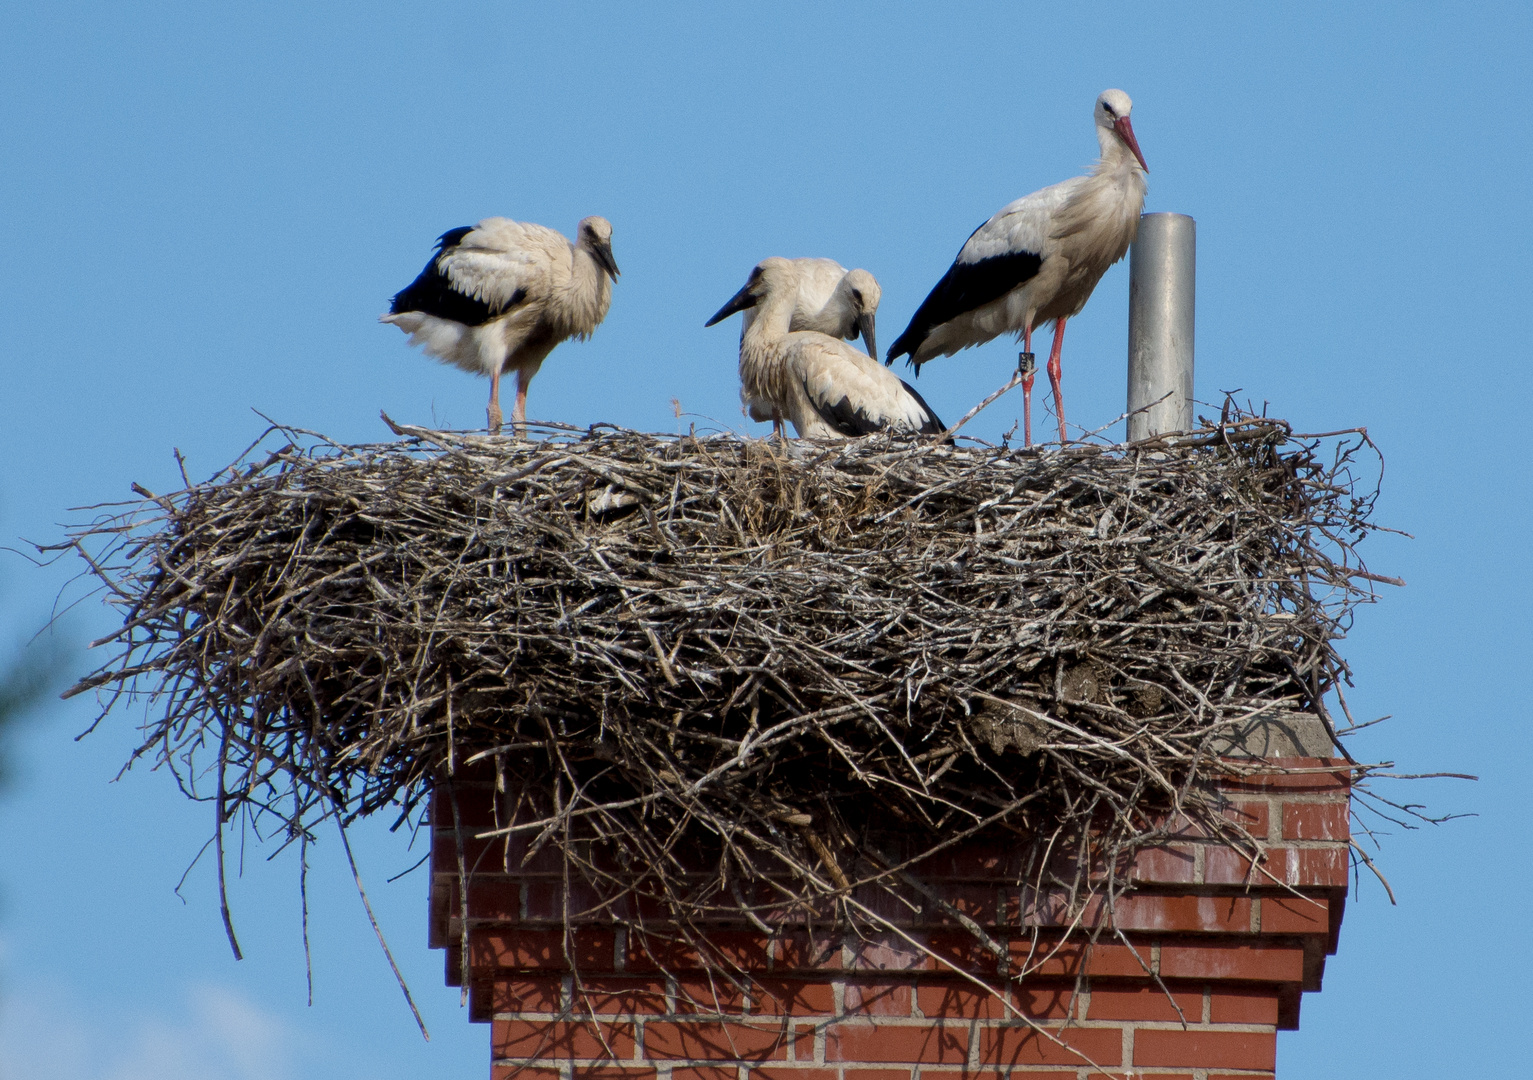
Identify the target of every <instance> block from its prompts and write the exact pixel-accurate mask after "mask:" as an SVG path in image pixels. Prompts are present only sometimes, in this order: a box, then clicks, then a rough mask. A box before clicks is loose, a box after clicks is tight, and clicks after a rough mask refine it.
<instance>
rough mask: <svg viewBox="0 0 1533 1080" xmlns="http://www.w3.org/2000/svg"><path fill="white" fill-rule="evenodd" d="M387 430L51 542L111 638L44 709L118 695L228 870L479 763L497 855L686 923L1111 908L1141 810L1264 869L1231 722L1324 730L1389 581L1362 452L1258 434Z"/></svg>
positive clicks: (1229, 422)
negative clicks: (1245, 807) (223, 854)
mask: <svg viewBox="0 0 1533 1080" xmlns="http://www.w3.org/2000/svg"><path fill="white" fill-rule="evenodd" d="M395 430H396V432H398V433H399V434H400V435H401V436H403V438H402V439H401V440H400V441H397V442H389V443H383V444H377V445H366V446H342V445H337V444H335V443H332V442H330V441H328V440H325V439H323V438H320V437H317V436H313V435H312V434H309V433H302V432H295V431H292V430H289V429H284V428H273V429H272V430H271V431H269V432H268V433H267V435H266V436H265V437H264V438H263V440H262V441H260V442H258V443H257V444H256V445H255V447H254V448H252V450H251V451H250V452H248V453H247V454H246V455H245V456H244V457H243V458H242V459H241V460H240V461H239V462H237V463H236V464H235V465H232V466H230V467H229V468H228V469H226V470H224V471H223V472H221V473H219V474H218V475H217V476H215V477H214V478H213V479H212V480H210V481H209V482H206V483H200V484H194V483H190V482H188V484H187V486H186V488H185V489H184V490H182V491H179V492H176V493H175V494H171V495H154V494H151V493H149V492H147V491H144V490H142V489H138V491H139V494H140V495H141V496H143V501H142V502H140V503H135V504H132V505H124V506H117V507H112V508H107V509H106V512H105V516H103V517H100V518H98V519H96V520H95V521H93V522H92V523H90V524H88V525H86V526H83V527H81V528H78V529H77V530H75V531H74V533H73V534H72V536H71V540H70V542H69V544H68V545H66V546H69V547H72V548H74V549H75V550H77V551H78V552H79V553H80V554H81V555H83V556H84V557H85V558H86V559H87V561H88V562H89V564H90V568H91V571H92V572H93V574H94V575H95V576H96V577H98V578H99V579H100V581H101V582H102V583H104V585H105V586H106V589H107V596H108V598H109V599H110V600H111V601H112V602H113V603H115V604H117V605H119V606H120V607H121V608H122V611H123V616H124V625H123V627H122V629H121V630H120V631H118V632H117V633H116V634H115V635H113V636H112V637H109V638H107V639H104V641H102V642H98V643H97V644H98V645H103V646H108V647H110V649H111V650H112V657H111V660H110V661H109V662H108V663H106V664H104V665H103V666H101V667H100V668H99V669H98V670H97V671H96V672H95V673H93V674H92V675H90V676H89V677H87V678H85V679H84V680H82V681H81V682H80V683H79V684H78V686H77V687H76V688H75V692H79V691H82V690H87V689H96V690H98V692H99V693H101V694H102V695H103V702H104V710H103V712H105V710H109V709H110V708H112V706H113V704H114V703H116V702H118V701H119V700H122V699H123V698H124V697H127V698H134V697H138V698H144V699H146V700H147V703H148V708H147V711H146V713H145V716H146V721H145V726H144V728H143V740H142V744H141V746H140V747H139V749H138V752H137V755H136V757H147V758H149V759H151V760H153V761H154V762H156V763H157V764H159V765H163V766H165V767H167V768H169V769H170V770H172V771H174V772H175V773H176V775H177V776H178V778H180V780H181V782H182V784H183V786H184V787H185V789H186V790H187V791H188V792H190V793H192V794H193V795H194V796H196V797H199V798H208V799H213V800H216V801H217V802H218V804H219V821H220V823H221V825H220V829H219V830H218V834H217V835H218V839H219V843H220V850H221V849H222V837H223V833H224V831H225V829H226V828H233V827H235V824H234V823H239V824H240V825H242V826H243V827H248V828H252V829H254V830H255V831H256V832H257V833H258V834H260V835H262V836H263V837H267V838H270V839H272V840H273V841H274V842H277V843H284V844H285V843H293V842H297V841H302V842H305V843H306V842H307V841H308V840H309V839H310V838H312V836H313V835H314V830H315V828H316V827H317V826H318V825H320V824H321V823H323V822H324V821H325V820H326V819H327V818H334V819H336V820H338V821H339V822H341V823H343V824H344V823H349V822H350V821H352V820H354V819H356V818H357V817H359V816H362V815H368V814H372V813H374V812H377V811H382V810H385V809H387V810H389V812H390V813H394V814H398V815H399V817H400V818H401V820H407V821H408V820H418V819H419V817H418V815H419V814H420V813H421V801H422V799H423V798H424V797H425V796H426V795H427V794H428V792H429V791H430V790H431V789H432V787H433V785H434V784H437V783H438V782H439V781H440V780H441V779H442V778H445V777H448V776H452V775H458V774H461V773H462V771H463V770H465V769H469V768H478V769H484V770H487V771H488V772H489V774H491V775H493V777H494V780H495V787H496V789H497V790H498V791H501V792H504V793H506V794H505V795H504V796H503V797H502V802H503V805H504V806H505V807H507V808H508V810H507V811H506V813H507V815H508V816H507V817H506V820H505V821H503V822H502V827H501V828H500V829H499V830H495V831H494V832H493V835H494V836H495V837H496V838H498V839H501V840H507V841H508V843H509V842H510V841H514V842H515V844H516V845H517V847H516V851H517V853H518V859H525V858H529V857H531V855H532V854H533V853H536V852H538V851H540V850H541V851H545V852H546V851H549V850H551V851H553V852H555V853H556V854H558V855H559V856H561V857H562V858H563V860H564V866H565V869H566V872H567V873H568V874H569V876H570V878H571V879H577V880H578V879H583V880H584V881H585V882H586V883H587V884H588V885H590V886H593V887H594V888H595V890H596V892H597V893H598V894H599V895H603V896H607V897H617V896H619V895H621V896H627V897H629V898H633V897H635V896H638V897H642V898H644V900H645V903H644V905H642V906H644V907H645V909H646V910H649V911H651V912H653V911H655V910H660V911H662V912H664V913H665V914H666V917H667V918H668V919H669V920H670V921H671V922H672V923H673V924H674V925H677V926H684V927H685V926H691V927H696V926H699V925H702V924H705V923H709V922H710V921H711V922H717V921H720V920H723V921H732V922H736V923H739V922H750V923H755V924H757V925H758V926H781V925H782V923H783V920H785V919H787V920H792V919H796V918H815V919H822V918H825V917H827V915H833V916H835V917H842V918H849V919H857V918H860V917H863V916H866V917H868V918H874V916H873V914H872V910H873V909H872V908H871V907H870V906H869V905H868V904H867V903H866V902H864V901H865V898H866V896H867V890H868V889H870V888H872V889H877V888H880V887H887V888H889V889H891V890H905V891H906V892H907V894H908V889H909V888H910V887H914V888H916V889H918V890H920V891H929V890H927V889H926V887H925V885H924V884H923V882H922V880H921V876H920V868H921V866H922V860H923V859H925V858H928V857H929V856H932V855H933V854H935V853H939V852H942V851H944V850H947V849H950V848H952V847H953V846H954V845H958V844H961V843H963V842H965V841H967V840H970V839H975V840H982V839H985V838H990V839H994V838H995V837H998V836H1003V837H1005V838H1006V839H1007V842H1008V843H1009V844H1011V845H1013V846H1014V847H1016V846H1020V847H1021V848H1023V849H1024V850H1025V851H1027V852H1031V853H1032V854H1033V856H1035V857H1033V858H1032V859H1031V861H1030V862H1029V863H1028V865H1029V866H1030V867H1031V869H1030V870H1028V871H1027V872H1028V873H1030V874H1033V875H1035V876H1040V875H1054V876H1055V878H1056V879H1057V877H1058V875H1059V873H1060V872H1061V871H1060V870H1059V867H1060V866H1062V865H1063V866H1073V867H1076V868H1077V871H1076V873H1077V877H1076V878H1075V879H1074V882H1073V887H1080V886H1081V882H1082V880H1083V879H1082V878H1081V877H1080V876H1079V875H1080V873H1083V871H1080V870H1079V868H1081V867H1086V866H1093V867H1102V866H1106V867H1108V868H1109V873H1108V879H1109V881H1108V885H1107V890H1108V892H1109V893H1110V892H1112V890H1113V886H1112V882H1111V879H1112V874H1111V868H1112V867H1114V866H1118V865H1122V859H1123V858H1124V857H1126V856H1130V855H1131V854H1132V853H1133V852H1134V851H1135V850H1136V849H1137V848H1139V847H1142V846H1144V845H1146V844H1154V843H1156V842H1158V841H1161V840H1163V839H1164V838H1165V835H1166V834H1165V829H1166V825H1165V822H1166V821H1167V820H1168V817H1170V816H1174V815H1177V814H1179V815H1181V819H1182V820H1184V821H1185V819H1186V818H1188V817H1190V818H1192V819H1193V820H1194V821H1196V822H1200V823H1201V824H1202V825H1203V826H1204V827H1205V828H1206V829H1208V830H1209V831H1210V833H1212V834H1213V835H1215V836H1218V837H1222V838H1224V839H1226V841H1227V842H1229V843H1232V844H1235V845H1237V846H1244V847H1248V848H1253V849H1254V848H1256V847H1257V846H1259V840H1258V839H1257V838H1253V837H1251V836H1249V835H1247V834H1245V833H1244V832H1243V831H1242V830H1240V828H1239V827H1238V826H1237V825H1234V824H1232V823H1230V822H1229V821H1227V820H1226V819H1225V817H1224V816H1222V815H1221V814H1220V812H1219V809H1218V807H1217V805H1216V796H1215V795H1213V794H1211V792H1212V786H1211V785H1210V783H1209V781H1210V780H1211V779H1213V778H1216V777H1217V776H1221V775H1227V774H1228V773H1229V772H1230V770H1231V769H1238V768H1240V766H1239V765H1238V764H1233V763H1232V762H1231V760H1230V758H1229V756H1228V752H1229V750H1230V748H1231V746H1232V745H1234V744H1236V743H1238V740H1239V738H1240V737H1241V732H1243V731H1244V730H1246V729H1247V728H1248V726H1249V725H1250V723H1251V722H1252V720H1253V719H1255V718H1263V717H1273V716H1281V715H1285V714H1292V713H1294V712H1297V711H1303V710H1308V711H1310V712H1312V713H1315V714H1318V715H1319V716H1320V717H1322V718H1324V719H1325V720H1326V724H1327V729H1328V730H1332V731H1333V733H1334V729H1332V728H1331V727H1330V723H1329V717H1328V714H1327V713H1326V707H1325V700H1326V695H1327V692H1328V691H1330V690H1331V689H1333V688H1338V687H1339V686H1341V685H1342V684H1343V683H1345V682H1346V680H1347V678H1348V671H1347V668H1346V665H1345V663H1344V661H1343V660H1342V658H1341V657H1340V656H1339V655H1338V654H1337V652H1336V649H1335V647H1334V643H1335V642H1336V640H1337V639H1338V638H1339V637H1340V636H1341V635H1342V634H1343V632H1344V631H1345V629H1346V628H1347V626H1348V623H1349V620H1350V617H1351V614H1352V612H1353V609H1354V607H1355V606H1356V605H1357V604H1358V603H1360V602H1367V601H1370V600H1371V599H1372V598H1373V595H1374V594H1373V591H1372V583H1373V582H1374V581H1379V580H1388V579H1383V578H1379V577H1378V576H1376V575H1373V574H1370V573H1369V572H1368V571H1367V570H1366V569H1365V568H1364V566H1363V564H1362V562H1361V561H1360V560H1359V559H1358V557H1357V554H1356V552H1355V549H1354V546H1355V545H1356V544H1357V542H1358V541H1359V540H1361V539H1362V538H1364V537H1365V536H1366V535H1367V534H1368V533H1369V532H1370V531H1372V530H1373V529H1374V528H1375V526H1374V525H1373V524H1372V523H1371V522H1370V516H1371V513H1372V510H1373V506H1374V499H1375V497H1376V494H1377V488H1376V485H1375V484H1373V483H1372V482H1371V480H1370V477H1376V476H1377V469H1376V467H1375V465H1376V463H1373V462H1372V461H1371V460H1368V461H1364V460H1361V459H1360V458H1359V454H1360V453H1362V454H1368V453H1370V452H1371V444H1369V443H1368V442H1367V438H1366V435H1363V434H1360V433H1351V434H1348V433H1343V434H1341V435H1340V436H1337V435H1335V434H1334V433H1333V435H1332V436H1329V437H1318V436H1317V437H1307V436H1297V435H1294V434H1293V433H1292V432H1291V431H1290V429H1289V427H1288V426H1287V425H1286V424H1284V423H1282V422H1279V421H1275V420H1270V419H1264V418H1254V417H1235V418H1226V419H1225V420H1223V421H1221V422H1219V423H1213V424H1210V425H1209V426H1208V427H1206V428H1204V429H1202V430H1200V431H1197V432H1194V433H1191V434H1189V435H1185V436H1181V437H1177V438H1161V439H1156V440H1151V441H1148V442H1144V443H1139V444H1135V445H1132V446H1127V447H1124V446H1116V447H1115V446H1103V445H1071V446H1067V447H1064V448H1062V449H1059V448H1056V449H1052V450H1038V449H1016V448H1008V447H1006V446H990V445H984V444H965V445H959V446H953V445H941V444H937V443H934V442H931V441H912V440H901V439H893V438H884V437H870V438H866V439H860V440H854V441H846V442H836V443H829V444H809V443H802V442H800V443H789V444H787V445H782V444H778V443H775V442H761V441H753V440H741V439H738V438H735V437H724V436H718V437H697V436H696V435H695V434H694V435H691V436H687V435H683V436H679V437H670V436H659V435H650V434H641V433H638V432H633V431H626V430H621V429H617V428H613V427H608V426H605V425H598V426H597V427H594V428H591V429H589V430H575V429H567V428H542V429H536V431H535V434H536V436H537V437H536V438H535V439H534V440H533V441H516V440H511V439H499V438H488V437H483V436H476V435H470V434H448V433H441V432H435V431H428V430H424V429H419V428H402V427H396V428H395ZM1365 464H1366V465H1367V466H1368V467H1366V468H1361V469H1360V468H1359V466H1360V465H1365ZM1252 767H1253V768H1255V767H1257V766H1255V765H1253V766H1252ZM343 835H344V834H343ZM510 850H511V848H510V847H509V846H508V847H507V858H508V859H510V854H509V853H510ZM1061 853H1064V854H1065V855H1066V856H1068V857H1066V858H1064V859H1063V860H1062V861H1061V859H1060V858H1059V856H1060V854H1061ZM1046 855H1047V857H1045V856H1046ZM495 862H496V863H497V864H499V862H500V858H499V857H498V856H497V857H496V859H495ZM1066 876H1068V873H1067V874H1066ZM1087 876H1088V877H1089V876H1090V875H1089V874H1088V875H1087ZM1040 880H1041V878H1040ZM1086 887H1089V888H1097V887H1098V886H1096V885H1090V884H1089V883H1088V885H1087V886H1086ZM859 898H862V899H859ZM632 910H635V909H634V908H633V907H631V906H630V907H623V906H621V905H616V904H614V905H612V906H610V907H609V911H610V912H613V913H617V915H619V916H620V915H621V913H622V912H623V911H632ZM960 921H963V920H962V918H961V917H960ZM965 924H966V925H971V924H968V923H967V922H966V923H965ZM972 928H973V929H975V931H976V932H977V933H981V934H982V933H983V930H982V928H979V927H977V926H976V927H972Z"/></svg>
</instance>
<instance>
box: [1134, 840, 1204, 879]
mask: <svg viewBox="0 0 1533 1080" xmlns="http://www.w3.org/2000/svg"><path fill="white" fill-rule="evenodd" d="M1196 854H1197V849H1196V848H1194V847H1193V846H1192V845H1191V844H1172V845H1170V846H1168V847H1154V848H1145V849H1144V850H1142V851H1140V852H1138V853H1137V854H1135V856H1134V879H1135V880H1137V881H1152V882H1166V883H1168V884H1191V883H1192V882H1193V881H1194V880H1195V878H1194V873H1193V872H1194V870H1195V866H1194V860H1195V858H1196Z"/></svg>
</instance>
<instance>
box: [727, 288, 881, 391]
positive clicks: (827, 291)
mask: <svg viewBox="0 0 1533 1080" xmlns="http://www.w3.org/2000/svg"><path fill="white" fill-rule="evenodd" d="M788 261H789V262H790V263H792V264H793V272H794V275H795V276H796V277H797V278H798V295H797V297H796V299H795V300H794V303H793V319H792V321H791V322H789V324H788V329H789V330H815V331H818V332H819V333H821V334H829V335H830V336H831V337H833V338H846V339H848V340H853V339H855V338H857V337H858V336H861V338H862V340H863V343H864V344H865V345H866V346H867V347H868V355H869V356H871V357H874V358H875V359H876V358H877V356H878V345H877V343H876V342H875V340H874V337H875V326H874V320H875V317H876V316H877V314H878V302H879V300H880V299H882V297H883V290H881V289H880V288H879V287H878V281H877V279H875V278H874V277H873V275H872V274H870V273H868V272H867V271H866V270H848V269H847V268H846V267H844V266H842V265H841V264H840V263H838V262H836V261H835V260H834V259H789V260H788ZM755 320H756V309H755V308H747V309H745V312H744V314H742V315H741V317H740V322H741V326H740V342H741V344H742V345H743V344H744V342H745V335H746V333H748V332H749V331H750V328H751V323H753V322H754V321H755ZM740 404H741V405H743V406H744V407H745V410H746V412H747V414H748V415H749V416H750V418H751V419H752V420H761V421H766V420H771V419H772V407H771V404H770V403H769V402H765V401H755V400H752V399H751V398H750V397H749V396H748V395H747V394H746V392H745V384H744V381H743V379H742V381H741V385H740Z"/></svg>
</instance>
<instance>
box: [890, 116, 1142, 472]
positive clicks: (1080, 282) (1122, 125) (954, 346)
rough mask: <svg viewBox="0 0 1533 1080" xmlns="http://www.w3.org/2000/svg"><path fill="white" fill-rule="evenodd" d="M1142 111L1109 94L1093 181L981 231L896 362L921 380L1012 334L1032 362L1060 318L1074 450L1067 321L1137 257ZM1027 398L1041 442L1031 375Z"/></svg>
mask: <svg viewBox="0 0 1533 1080" xmlns="http://www.w3.org/2000/svg"><path fill="white" fill-rule="evenodd" d="M1133 107H1134V103H1133V102H1132V101H1130V100H1129V96H1128V95H1127V94H1125V93H1124V92H1123V91H1122V90H1104V91H1102V95H1101V96H1100V97H1098V98H1097V100H1096V107H1095V114H1094V115H1095V120H1096V132H1097V142H1098V143H1099V144H1100V145H1101V148H1102V157H1101V159H1100V160H1099V161H1098V162H1097V164H1096V166H1095V167H1094V168H1093V169H1092V170H1091V172H1090V174H1089V175H1086V176H1076V177H1072V178H1070V179H1069V180H1066V181H1064V182H1063V183H1059V184H1054V185H1052V186H1051V187H1046V188H1044V189H1043V190H1041V191H1035V192H1033V193H1032V194H1031V195H1025V196H1023V197H1022V198H1020V199H1018V200H1017V201H1016V202H1014V203H1011V204H1010V205H1008V206H1005V207H1003V208H1002V209H1001V211H1000V212H999V213H997V214H996V215H995V216H994V217H992V218H991V219H990V220H989V221H987V222H985V223H984V224H983V225H981V226H980V227H979V228H977V229H975V230H974V232H973V233H972V234H971V235H970V237H969V239H968V241H967V242H966V243H965V244H964V245H963V247H962V248H960V249H959V252H958V257H957V258H956V259H954V260H953V265H952V266H951V267H949V268H948V272H947V273H946V274H945V275H943V278H942V280H941V281H939V282H937V285H936V287H935V288H933V289H932V291H931V294H930V295H929V296H927V298H926V299H925V300H924V301H922V302H921V306H920V307H919V308H917V309H916V313H915V316H914V317H913V318H911V320H910V325H909V326H907V327H906V328H905V332H904V333H903V334H901V335H900V336H899V338H898V339H896V340H895V342H894V344H893V345H892V346H890V348H889V357H888V361H887V362H888V363H893V362H894V359H895V357H897V356H909V357H910V363H911V364H912V365H913V366H914V367H915V369H916V374H918V375H919V374H920V372H921V365H922V364H924V363H926V361H928V360H931V359H933V358H934V357H938V356H951V355H953V354H954V353H956V352H957V351H958V350H960V349H967V348H968V347H969V346H971V345H981V344H983V343H984V342H987V341H989V340H990V339H992V338H994V337H997V336H999V335H1001V334H1005V333H1016V334H1020V335H1021V337H1022V342H1023V344H1022V348H1023V351H1024V352H1025V353H1027V354H1028V356H1029V357H1031V354H1032V351H1033V327H1035V326H1038V325H1040V324H1042V323H1044V322H1048V321H1049V320H1051V319H1052V320H1053V321H1054V347H1053V348H1052V349H1051V350H1050V352H1049V382H1050V384H1051V385H1052V386H1053V389H1054V412H1055V414H1056V415H1057V416H1058V418H1059V440H1060V442H1064V441H1065V407H1064V401H1063V398H1062V396H1061V394H1060V389H1059V373H1060V368H1059V353H1060V348H1061V346H1063V344H1064V338H1065V320H1066V319H1068V318H1070V317H1071V316H1073V315H1076V314H1078V313H1079V312H1080V310H1081V308H1083V307H1085V306H1086V300H1087V299H1088V298H1089V297H1090V296H1091V291H1092V290H1093V289H1095V288H1096V285H1097V282H1098V281H1100V280H1101V279H1102V275H1103V274H1104V273H1106V272H1107V268H1108V267H1109V266H1111V265H1112V264H1113V263H1115V262H1117V261H1118V260H1119V259H1121V258H1123V255H1124V253H1125V252H1127V251H1128V247H1129V244H1130V243H1132V242H1133V239H1134V234H1135V233H1136V232H1137V231H1138V229H1139V212H1140V210H1141V209H1142V208H1143V206H1144V192H1145V173H1147V172H1149V167H1148V166H1147V165H1145V163H1144V155H1143V154H1141V153H1140V152H1139V142H1138V140H1137V139H1135V138H1134V128H1133V125H1132V124H1130V123H1129V112H1130V110H1132V109H1133ZM1022 392H1023V399H1022V402H1023V403H1022V416H1023V435H1024V438H1026V439H1027V441H1028V442H1029V443H1031V442H1032V398H1033V372H1032V370H1031V369H1029V370H1028V371H1027V372H1026V373H1025V374H1024V377H1023V380H1022Z"/></svg>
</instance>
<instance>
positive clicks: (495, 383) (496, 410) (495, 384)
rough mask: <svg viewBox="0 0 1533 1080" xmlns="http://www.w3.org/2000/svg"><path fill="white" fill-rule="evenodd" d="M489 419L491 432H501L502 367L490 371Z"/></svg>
mask: <svg viewBox="0 0 1533 1080" xmlns="http://www.w3.org/2000/svg"><path fill="white" fill-rule="evenodd" d="M486 415H487V416H488V419H489V425H490V434H491V435H499V434H500V420H501V415H500V369H499V368H497V369H496V370H495V371H493V372H491V373H490V408H489V410H488V412H487V414H486Z"/></svg>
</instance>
